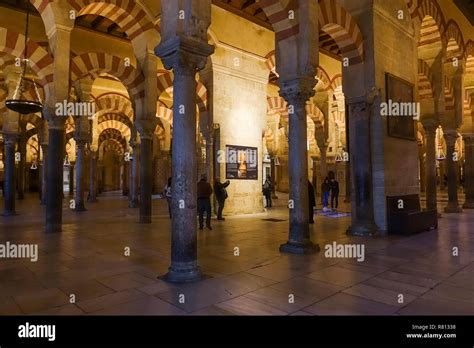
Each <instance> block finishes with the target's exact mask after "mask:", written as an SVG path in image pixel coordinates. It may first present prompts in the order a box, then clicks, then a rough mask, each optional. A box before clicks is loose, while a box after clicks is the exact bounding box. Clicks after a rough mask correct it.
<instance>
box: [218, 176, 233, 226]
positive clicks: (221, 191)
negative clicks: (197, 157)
mask: <svg viewBox="0 0 474 348" xmlns="http://www.w3.org/2000/svg"><path fill="white" fill-rule="evenodd" d="M229 184H230V181H229V180H227V181H226V182H224V183H221V181H220V178H219V177H216V179H215V180H214V194H215V195H216V200H217V220H225V219H224V218H223V217H222V211H223V210H224V204H225V200H226V199H227V197H228V195H227V191H226V187H227V186H229Z"/></svg>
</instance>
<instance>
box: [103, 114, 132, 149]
mask: <svg viewBox="0 0 474 348" xmlns="http://www.w3.org/2000/svg"><path fill="white" fill-rule="evenodd" d="M109 128H111V129H115V130H117V131H118V132H120V134H121V135H122V136H123V137H124V138H125V140H126V141H127V143H128V142H129V141H130V137H131V131H130V128H129V126H127V125H126V124H124V123H123V122H121V121H119V120H118V119H108V120H105V121H102V122H100V123H99V124H98V125H97V133H98V134H101V133H102V132H104V131H105V130H106V129H109ZM99 139H100V136H99Z"/></svg>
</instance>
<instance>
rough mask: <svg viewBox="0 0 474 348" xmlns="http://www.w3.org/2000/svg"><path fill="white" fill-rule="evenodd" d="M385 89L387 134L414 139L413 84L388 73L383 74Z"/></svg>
mask: <svg viewBox="0 0 474 348" xmlns="http://www.w3.org/2000/svg"><path fill="white" fill-rule="evenodd" d="M385 88H386V89H385V90H386V95H387V101H386V105H385V107H386V108H387V109H388V115H387V128H388V132H387V133H388V135H389V136H391V137H395V138H402V139H407V140H415V139H416V134H415V129H416V127H415V120H414V119H413V117H414V116H416V115H414V111H416V110H413V109H414V108H415V107H416V104H415V103H414V99H415V97H414V85H413V84H412V83H410V82H408V81H405V80H403V79H401V78H399V77H396V76H394V75H392V74H390V73H386V75H385Z"/></svg>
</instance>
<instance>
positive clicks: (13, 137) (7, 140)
mask: <svg viewBox="0 0 474 348" xmlns="http://www.w3.org/2000/svg"><path fill="white" fill-rule="evenodd" d="M2 134H3V143H4V144H5V146H12V145H13V146H14V145H15V143H16V142H17V140H18V134H17V133H9V132H3V133H2Z"/></svg>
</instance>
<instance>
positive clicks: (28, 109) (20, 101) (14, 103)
mask: <svg viewBox="0 0 474 348" xmlns="http://www.w3.org/2000/svg"><path fill="white" fill-rule="evenodd" d="M29 17H30V10H29V7H28V9H27V12H26V30H25V51H24V56H23V61H22V63H23V64H22V70H21V75H20V79H19V80H18V83H17V85H16V88H15V92H14V93H13V96H12V98H11V99H7V100H6V101H5V105H6V107H7V108H9V109H10V110H12V111H15V112H18V113H20V114H34V113H37V112H41V110H43V103H42V101H41V97H40V94H39V92H38V88H37V86H36V83H35V81H34V78H33V86H34V93H35V95H36V96H35V97H34V99H33V100H27V99H24V98H23V92H24V91H25V75H26V72H27V70H28V69H29V59H28V25H29Z"/></svg>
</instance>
